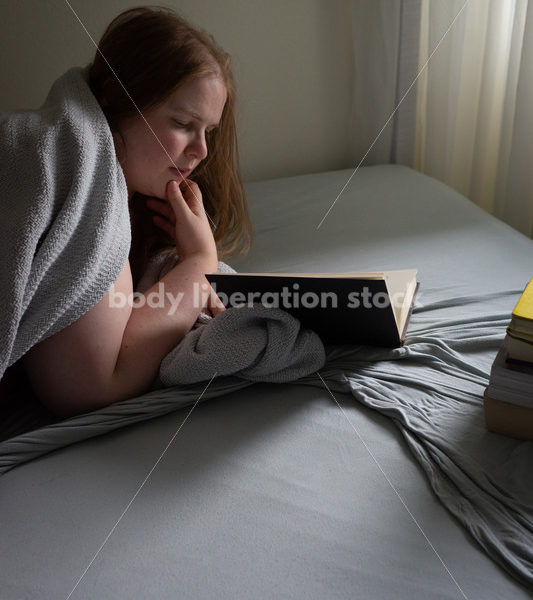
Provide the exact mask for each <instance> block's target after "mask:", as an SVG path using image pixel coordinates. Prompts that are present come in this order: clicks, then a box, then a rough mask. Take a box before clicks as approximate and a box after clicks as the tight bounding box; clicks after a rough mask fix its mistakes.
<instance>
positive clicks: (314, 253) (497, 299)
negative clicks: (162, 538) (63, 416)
mask: <svg viewBox="0 0 533 600" xmlns="http://www.w3.org/2000/svg"><path fill="white" fill-rule="evenodd" d="M350 173H351V172H350V171H348V172H342V171H341V172H333V173H325V174H316V175H310V176H301V177H295V178H287V179H280V180H275V181H272V182H260V183H257V184H251V185H249V186H248V193H249V195H250V196H251V197H253V198H255V200H256V202H255V203H254V204H253V206H252V208H253V210H252V216H253V218H254V222H256V223H258V224H259V225H258V227H257V229H256V232H257V237H256V243H255V246H254V250H253V251H252V253H251V254H250V256H249V257H248V258H247V259H246V260H245V261H242V262H241V263H236V264H234V265H233V266H234V267H235V268H236V269H237V270H241V271H253V270H256V271H268V270H271V271H276V270H277V271H280V272H283V271H293V272H302V271H305V270H307V271H327V270H330V271H333V270H335V271H340V272H341V271H349V270H368V271H371V270H380V269H392V268H411V267H414V268H418V269H419V280H420V283H421V288H420V292H419V296H418V304H417V306H416V307H415V310H414V312H413V316H412V321H411V324H410V327H409V330H408V335H407V339H406V343H405V346H404V347H403V348H398V349H393V350H389V349H386V350H385V349H379V348H371V347H362V346H360V347H335V348H331V347H330V348H328V349H327V351H328V354H327V362H326V365H325V366H324V367H323V368H322V369H321V371H320V376H321V378H322V379H321V378H320V377H318V376H316V377H315V376H308V377H306V378H303V379H300V380H299V382H298V384H299V385H302V386H309V385H311V386H315V387H319V388H321V389H323V388H324V382H325V384H326V385H327V387H328V389H329V390H330V391H331V393H332V394H333V395H335V394H336V393H339V394H340V393H345V392H349V393H350V394H351V395H352V397H353V398H354V400H356V401H357V402H358V403H360V404H361V405H364V406H366V407H370V408H372V409H373V410H375V411H377V412H379V413H381V414H382V415H385V416H386V417H388V418H389V419H391V420H392V422H393V423H394V424H395V425H396V426H397V427H398V428H399V430H400V432H401V433H402V435H403V437H404V438H405V440H406V442H407V444H408V446H409V448H410V450H411V452H412V454H413V457H414V459H415V460H416V461H417V462H418V463H419V464H420V465H421V467H422V468H423V470H424V472H425V473H426V475H427V477H428V480H429V482H430V485H431V487H432V489H433V491H434V492H435V493H436V495H437V497H438V498H439V500H440V501H441V502H442V503H443V504H444V506H446V508H447V509H448V510H449V511H450V512H451V513H452V514H453V515H454V516H455V517H456V518H457V519H458V520H459V521H460V522H461V523H462V525H463V526H464V527H465V528H466V529H467V530H468V532H469V533H470V534H471V535H472V536H473V538H474V539H475V540H476V541H477V542H478V543H479V544H480V545H481V547H483V549H484V550H485V551H486V552H487V553H488V554H489V555H490V556H491V557H492V558H493V559H494V560H495V561H496V562H497V563H498V564H500V565H502V566H503V567H504V568H505V569H506V570H507V571H508V572H509V573H511V574H512V575H513V576H514V577H515V578H517V579H518V580H520V581H521V582H522V583H523V584H525V585H527V586H529V587H531V588H533V575H532V574H533V552H532V549H533V532H532V505H533V497H532V495H533V492H532V488H533V486H531V484H530V471H531V464H532V461H533V444H531V443H530V442H520V441H517V440H513V439H511V438H505V437H503V436H499V435H496V434H492V433H489V432H487V431H486V429H485V426H484V419H483V408H482V396H483V390H484V388H485V387H486V385H487V383H488V376H489V372H490V366H491V363H492V360H493V359H494V356H495V355H496V352H497V350H498V348H499V346H500V345H501V343H502V341H503V337H504V335H505V327H506V325H507V324H508V321H509V319H510V314H511V311H512V308H513V307H514V304H515V303H516V301H517V299H518V297H519V295H520V293H521V291H522V289H523V287H524V285H525V283H526V282H527V281H528V280H529V279H530V277H531V271H532V270H533V260H532V256H533V242H532V241H531V240H529V239H527V238H525V237H524V236H522V235H520V234H518V233H516V232H515V231H513V230H512V229H511V228H509V227H507V226H506V225H504V224H502V223H501V222H499V221H497V220H496V219H494V218H493V217H490V216H488V215H487V214H485V213H483V211H481V210H480V209H478V208H477V207H475V206H473V205H472V204H471V203H469V202H468V201H467V200H465V199H464V198H463V197H462V196H460V195H459V194H457V193H455V192H453V191H452V190H450V189H449V188H447V187H446V186H443V185H441V184H439V183H438V182H435V181H434V180H431V179H429V178H427V177H424V176H421V175H419V174H416V173H414V172H413V171H411V170H409V169H406V168H402V167H392V166H383V167H371V168H365V169H362V170H360V172H359V173H358V175H357V178H358V179H357V181H356V185H354V189H353V190H352V191H351V192H350V191H347V195H346V198H344V204H343V203H342V202H339V206H336V207H335V209H334V211H332V214H331V216H329V217H328V219H327V220H326V221H325V223H324V225H323V226H322V227H321V228H320V229H319V230H317V231H316V236H314V237H313V236H311V235H310V234H309V232H310V231H311V230H312V228H313V227H315V230H316V225H317V224H318V222H319V221H320V219H321V218H322V216H323V214H324V212H325V210H326V209H327V208H328V207H329V205H330V202H331V198H334V197H335V195H336V194H335V192H336V191H338V190H339V189H340V187H341V184H342V183H344V182H345V181H346V179H347V177H348V176H349V175H350ZM267 199H275V206H280V207H283V214H282V215H281V214H280V213H281V209H280V210H279V211H276V210H273V206H272V203H271V204H268V203H267V202H266V200H267ZM324 199H327V202H325V201H324ZM384 215H387V218H384ZM267 250H269V251H267ZM247 386H250V383H249V382H245V381H242V380H239V379H236V378H224V379H219V380H215V381H213V383H212V384H211V385H210V386H209V387H208V388H207V389H205V387H206V386H203V385H194V386H189V387H180V388H167V389H165V390H158V391H156V392H152V393H151V394H147V395H145V396H142V397H140V398H135V399H132V400H127V401H125V402H121V403H117V404H116V405H114V406H111V407H107V408H106V409H102V410H100V411H95V412H94V413H91V414H89V415H84V416H81V417H76V418H73V419H68V420H66V421H64V422H62V423H56V424H52V425H49V426H47V427H44V428H42V429H40V430H37V431H33V432H30V433H26V434H23V435H21V436H18V437H15V438H12V439H10V440H7V441H4V442H3V443H2V444H0V461H1V462H0V466H1V468H2V470H3V471H7V470H9V469H10V468H11V467H13V466H14V465H16V464H20V463H21V462H23V461H27V460H29V459H31V458H33V457H35V456H38V455H40V454H43V453H45V452H48V451H50V450H52V449H54V448H57V447H59V446H61V445H65V444H70V443H73V442H75V441H78V440H81V439H86V438H88V437H91V436H96V435H101V434H102V433H105V432H108V431H111V430H113V429H116V428H119V427H122V426H124V425H126V424H131V423H135V422H139V421H142V420H146V419H150V418H153V417H155V416H158V415H162V414H165V413H168V412H169V411H172V410H175V409H176V408H178V407H180V406H185V405H194V404H195V403H196V402H197V401H201V402H203V401H205V400H207V399H211V398H215V397H217V396H222V395H227V394H229V393H230V392H236V391H237V390H239V389H241V388H244V387H247ZM275 387H276V388H277V389H280V388H281V389H284V388H283V387H282V386H279V387H278V386H275ZM253 389H254V387H253V386H252V387H250V388H249V390H248V391H249V393H250V394H251V395H253ZM228 397H231V396H228ZM265 443H266V442H265ZM318 451H319V450H317V452H318ZM306 460H309V457H307V458H302V461H306ZM354 506H357V500H356V499H355V498H354ZM487 585H489V583H488V584H487ZM302 597H304V596H303V595H302ZM376 597H377V596H376ZM426 597H427V596H426Z"/></svg>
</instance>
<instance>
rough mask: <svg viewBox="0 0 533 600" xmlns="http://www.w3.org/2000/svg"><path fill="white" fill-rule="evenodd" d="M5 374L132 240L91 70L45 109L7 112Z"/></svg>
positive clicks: (1, 264)
mask: <svg viewBox="0 0 533 600" xmlns="http://www.w3.org/2000/svg"><path fill="white" fill-rule="evenodd" d="M0 190H1V192H2V193H1V198H0V231H1V239H2V255H1V258H0V379H1V378H2V376H3V374H4V372H5V370H6V369H7V368H8V367H9V366H10V365H12V364H13V363H14V362H16V361H17V360H18V359H19V358H20V357H21V356H22V355H23V354H25V353H26V352H27V351H28V350H29V349H30V348H31V347H32V346H34V345H35V344H37V343H38V342H40V341H42V340H44V339H45V338H47V337H49V336H51V335H53V334H54V333H56V332H58V331H60V330H61V329H63V328H65V327H67V326H68V325H70V324H71V323H73V322H74V321H76V320H77V319H78V318H79V317H80V316H81V315H83V314H84V313H85V312H87V311H88V310H89V309H90V308H91V307H92V306H94V305H95V304H96V303H97V302H98V301H99V300H100V299H101V298H102V297H103V296H104V295H105V294H106V292H107V291H108V289H109V288H110V287H111V285H112V284H113V283H114V281H116V279H117V278H118V276H119V274H120V272H121V271H122V269H123V268H124V265H125V263H126V260H127V257H128V252H129V246H130V236H131V233H130V221H129V213H128V194H127V189H126V182H125V179H124V175H123V172H122V169H121V168H120V165H119V163H118V161H117V158H116V153H115V148H114V144H113V138H112V135H111V131H110V129H109V126H108V124H107V121H106V118H105V116H104V114H103V112H102V110H101V108H100V106H99V104H98V102H97V101H96V99H95V97H94V95H93V94H92V92H91V90H90V88H89V86H88V84H87V81H86V74H85V70H84V69H82V68H80V67H75V68H72V69H70V70H69V71H67V73H65V74H64V75H63V76H61V77H60V78H59V79H58V80H57V81H56V82H55V83H54V85H53V86H52V88H51V89H50V92H49V94H48V96H47V98H46V100H45V102H44V104H43V105H42V106H41V107H40V108H39V109H37V110H31V111H19V112H14V113H13V112H10V113H0Z"/></svg>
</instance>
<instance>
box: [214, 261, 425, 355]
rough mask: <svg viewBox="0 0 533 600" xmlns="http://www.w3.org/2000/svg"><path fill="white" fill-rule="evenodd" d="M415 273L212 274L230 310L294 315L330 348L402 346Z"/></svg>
mask: <svg viewBox="0 0 533 600" xmlns="http://www.w3.org/2000/svg"><path fill="white" fill-rule="evenodd" d="M416 274H417V271H416V269H406V270H401V271H383V272H376V273H213V274H207V275H206V277H207V279H208V281H209V283H211V285H212V286H213V288H214V290H215V291H216V293H217V294H218V296H219V297H220V299H221V300H222V302H223V303H224V305H225V306H226V307H235V306H239V305H251V304H253V303H261V304H263V305H265V306H270V307H272V308H281V309H283V310H286V311H287V312H289V313H291V314H292V315H293V316H295V317H296V318H297V319H299V320H300V321H301V322H302V325H304V326H305V327H308V328H309V329H313V330H314V331H316V333H318V335H320V337H321V338H322V340H323V341H324V342H326V343H340V344H368V345H372V346H387V347H393V348H394V347H397V346H400V345H401V344H402V343H403V341H404V338H405V333H406V330H407V325H408V323H409V318H410V315H411V310H412V306H413V302H414V298H415V294H416V291H417V289H418V283H417V280H416Z"/></svg>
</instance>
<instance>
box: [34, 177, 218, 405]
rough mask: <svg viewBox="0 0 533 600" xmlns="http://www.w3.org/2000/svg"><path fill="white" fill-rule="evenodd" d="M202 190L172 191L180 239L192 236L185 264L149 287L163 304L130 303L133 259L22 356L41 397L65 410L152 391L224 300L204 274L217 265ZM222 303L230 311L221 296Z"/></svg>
mask: <svg viewBox="0 0 533 600" xmlns="http://www.w3.org/2000/svg"><path fill="white" fill-rule="evenodd" d="M170 189H171V188H169V190H170ZM172 189H173V188H172ZM195 191H196V195H194V194H192V196H191V194H190V193H185V194H184V195H182V194H181V193H179V190H175V189H173V191H172V192H171V191H169V200H170V199H171V200H172V206H173V209H174V210H175V214H176V223H175V227H176V238H177V239H178V238H179V239H187V241H186V242H181V243H180V245H179V248H178V251H179V253H180V256H182V257H183V258H182V260H181V261H180V263H179V264H178V265H176V266H175V267H174V268H173V269H172V270H171V271H169V272H168V273H167V274H166V275H165V276H164V277H163V278H162V279H161V281H160V282H158V283H156V284H155V285H154V286H152V287H151V288H150V289H149V290H146V292H145V293H144V296H145V298H148V297H150V294H152V293H159V294H161V293H163V294H164V302H163V303H162V304H163V306H157V304H159V301H158V302H155V303H151V304H152V305H150V303H148V302H145V304H144V306H134V307H133V308H132V307H131V302H130V303H128V302H127V301H126V300H127V299H131V298H132V294H133V286H132V278H131V270H130V266H129V262H128V263H127V264H126V266H125V268H124V269H123V271H122V273H121V274H120V276H119V278H118V279H117V281H116V282H115V284H114V286H113V287H112V288H111V290H110V291H109V292H108V293H107V294H106V295H105V296H104V297H103V298H102V300H100V302H98V303H97V304H96V305H95V306H93V307H92V308H91V309H90V310H89V311H88V312H87V313H86V314H84V315H83V316H82V317H80V318H79V319H78V320H77V321H75V322H74V323H73V324H72V325H70V326H69V327H67V328H65V329H63V330H62V331H60V332H58V333H56V334H55V335H53V336H51V337H50V338H48V339H46V340H44V341H43V342H41V343H40V344H37V345H36V346H34V347H33V348H32V349H31V350H30V351H29V352H28V353H27V354H26V355H25V357H24V358H23V364H24V367H25V369H26V372H27V374H28V377H29V379H30V382H31V383H32V386H33V387H34V389H35V391H36V393H37V395H38V396H39V397H40V399H41V401H42V402H43V404H45V405H46V406H47V407H48V408H49V409H50V410H52V411H53V412H55V413H56V414H58V415H59V416H63V417H67V416H72V415H75V414H80V413H83V412H87V411H90V410H95V409H96V408H100V407H103V406H107V405H108V404H111V403H113V402H117V401H119V400H123V399H126V398H129V397H132V396H135V395H139V394H141V393H143V392H145V391H146V390H147V389H148V387H149V386H150V384H151V383H152V381H153V380H154V378H155V377H156V375H157V373H158V369H159V365H160V363H161V360H162V359H163V358H164V357H165V355H166V354H168V352H170V350H172V348H173V347H174V346H175V345H176V344H177V343H178V342H179V341H180V340H181V339H182V338H183V337H184V336H185V334H186V333H187V332H188V331H189V330H190V329H191V327H192V325H193V324H194V322H195V320H196V318H197V317H198V315H199V313H200V312H201V310H202V308H204V307H205V305H206V303H213V301H214V302H215V303H216V302H217V299H216V297H215V298H213V295H211V296H209V301H207V296H208V292H209V290H211V287H210V286H209V283H208V282H207V280H206V278H205V276H204V274H205V273H209V272H212V271H216V268H217V264H218V261H217V254H216V247H215V244H214V241H213V237H212V234H211V230H210V228H209V224H208V222H207V217H206V215H205V212H204V210H203V205H202V203H201V193H200V191H199V190H198V189H196V190H195ZM202 292H205V297H204V298H201V296H202ZM200 299H202V300H203V302H201V301H200ZM178 300H179V304H178ZM206 301H207V302H206ZM154 304H156V305H154ZM211 305H212V304H211ZM218 309H219V310H222V309H223V306H222V303H220V301H218ZM216 310H217V309H216V308H215V311H216Z"/></svg>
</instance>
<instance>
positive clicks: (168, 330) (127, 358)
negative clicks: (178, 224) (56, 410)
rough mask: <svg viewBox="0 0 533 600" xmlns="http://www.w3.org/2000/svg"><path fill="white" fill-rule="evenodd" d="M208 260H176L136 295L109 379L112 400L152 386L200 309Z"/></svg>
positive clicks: (211, 265)
mask: <svg viewBox="0 0 533 600" xmlns="http://www.w3.org/2000/svg"><path fill="white" fill-rule="evenodd" d="M216 265H217V263H216V260H214V261H213V259H212V258H203V257H198V258H196V257H195V258H190V259H187V260H184V261H182V262H180V263H179V264H178V265H176V266H175V267H174V268H173V269H172V270H171V271H169V272H168V273H167V274H166V275H165V276H164V277H163V278H162V279H161V280H160V281H158V282H157V283H156V284H154V285H153V286H152V287H151V288H150V289H148V290H146V291H145V292H144V294H143V295H142V296H139V299H138V302H139V304H138V305H137V306H135V304H134V307H133V309H132V311H131V316H130V318H129V320H128V322H127V325H126V328H125V330H124V335H123V338H122V344H121V346H120V351H119V355H118V358H117V362H116V366H115V369H114V372H113V375H112V382H111V388H112V389H111V390H110V392H111V395H112V397H113V398H114V400H113V401H114V402H116V401H118V400H122V399H125V398H129V397H132V396H134V395H137V394H140V393H143V392H144V391H145V390H146V389H147V388H148V387H149V386H150V384H151V383H152V382H153V380H154V379H155V377H156V376H157V373H158V371H159V365H160V364H161V361H162V360H163V358H164V357H165V356H166V355H167V354H168V353H169V352H170V351H171V350H172V348H174V346H175V345H176V344H178V343H179V342H180V341H181V340H182V339H183V337H184V336H185V335H186V333H187V332H188V331H190V329H191V328H192V326H193V325H194V322H195V321H196V319H197V317H198V315H199V314H200V312H201V311H202V308H203V307H204V306H205V303H206V299H207V297H208V295H209V294H208V290H209V289H210V286H209V283H208V281H207V279H206V278H205V275H204V274H205V273H208V272H212V271H216Z"/></svg>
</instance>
